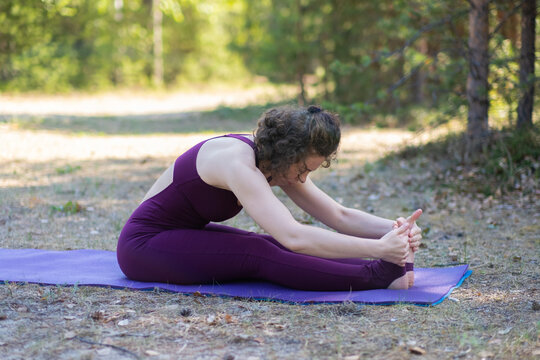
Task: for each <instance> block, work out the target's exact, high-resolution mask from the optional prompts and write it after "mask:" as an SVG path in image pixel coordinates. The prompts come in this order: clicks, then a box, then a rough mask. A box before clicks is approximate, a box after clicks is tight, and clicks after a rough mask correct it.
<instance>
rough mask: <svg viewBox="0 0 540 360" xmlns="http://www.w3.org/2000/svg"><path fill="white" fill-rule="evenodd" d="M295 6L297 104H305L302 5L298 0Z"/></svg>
mask: <svg viewBox="0 0 540 360" xmlns="http://www.w3.org/2000/svg"><path fill="white" fill-rule="evenodd" d="M296 7H297V11H298V14H297V16H298V17H297V20H296V41H297V42H298V46H299V51H298V54H297V56H296V78H297V80H298V105H301V106H304V105H305V104H306V86H305V85H306V83H305V81H304V80H305V78H304V76H305V74H306V55H305V50H304V46H305V44H304V29H303V26H302V21H303V19H304V12H305V11H304V10H305V8H304V6H303V5H302V2H301V1H300V0H297V1H296Z"/></svg>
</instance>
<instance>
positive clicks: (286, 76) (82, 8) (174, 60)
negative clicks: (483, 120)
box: [0, 0, 520, 130]
mask: <svg viewBox="0 0 540 360" xmlns="http://www.w3.org/2000/svg"><path fill="white" fill-rule="evenodd" d="M518 5H519V0H510V1H508V0H493V1H492V2H491V3H490V21H491V24H493V26H492V28H493V29H495V28H497V29H498V30H497V31H494V32H493V34H491V37H490V44H489V47H490V49H489V50H490V79H489V82H490V90H489V98H490V101H491V105H492V106H491V107H490V109H491V110H490V111H491V113H490V121H492V122H493V123H494V125H497V126H501V125H510V126H512V125H513V124H514V123H515V115H514V114H515V109H516V107H517V102H518V98H519V96H520V94H519V86H518V83H519V81H518V58H519V49H518V48H517V41H516V38H515V36H514V35H512V34H513V33H516V31H518V30H519V29H518V26H519V22H516V21H514V22H511V21H510V20H509V19H512V17H508V16H506V15H511V14H512V11H514V9H515V8H516V6H518ZM469 8H470V5H469V4H468V3H467V2H466V1H463V2H451V1H425V2H410V1H405V0H380V1H352V2H351V1H349V2H347V1H338V0H294V1H290V0H263V1H248V0H227V1H216V0H198V1H196V0H161V3H160V8H159V10H160V11H161V12H162V14H163V20H162V30H163V33H162V40H163V62H164V66H163V68H164V74H163V77H164V79H163V80H164V84H165V86H175V85H179V84H192V83H193V82H203V83H204V82H209V81H212V80H225V81H229V82H236V81H237V80H239V79H243V80H245V79H249V78H251V77H252V76H253V75H256V76H263V77H265V78H268V79H270V80H271V81H274V82H280V83H290V84H297V85H299V89H302V94H303V96H304V97H307V101H308V102H317V103H322V104H324V106H325V107H327V108H329V109H332V110H334V111H337V112H339V113H340V114H341V116H342V118H343V120H344V121H345V122H347V123H354V124H366V123H370V124H375V125H376V126H378V127H393V126H408V127H409V128H410V129H411V130H415V129H418V128H420V127H421V126H422V124H421V123H420V122H419V121H417V119H416V116H415V114H416V113H417V112H418V109H419V108H423V109H425V111H428V112H429V111H430V110H431V109H437V113H438V114H440V116H438V118H437V119H435V120H433V124H436V123H443V122H445V121H447V120H448V119H450V118H455V117H456V116H459V115H463V105H464V104H465V103H466V98H465V93H466V80H467V74H468V70H469V64H468V60H467V52H468V50H467V38H468V24H467V22H468V18H467V14H468V12H469ZM153 10H154V9H152V1H148V0H130V1H124V2H122V6H121V7H119V8H115V2H113V1H110V0H41V1H36V0H6V1H3V2H0V91H9V92H16V91H41V92H57V91H70V90H73V89H83V90H104V89H109V88H115V87H132V88H133V87H135V88H136V87H151V86H153V85H152V84H153V81H152V75H153V67H154V62H153V60H154V54H153V51H154V43H153V41H154V38H153V21H152V12H153ZM505 19H506V20H505ZM503 20H504V21H506V23H505V24H502V27H499V26H498V23H499V22H500V21H503ZM493 29H492V31H493ZM441 110H442V111H441ZM463 121H465V118H464V117H463ZM433 124H430V125H433Z"/></svg>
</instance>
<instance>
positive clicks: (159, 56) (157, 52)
mask: <svg viewBox="0 0 540 360" xmlns="http://www.w3.org/2000/svg"><path fill="white" fill-rule="evenodd" d="M159 5H160V0H152V19H153V21H152V31H153V35H154V38H153V41H154V75H153V82H154V86H157V87H161V86H162V85H163V36H162V32H163V31H162V30H163V29H162V26H163V24H162V22H163V13H162V12H161V9H160V8H159Z"/></svg>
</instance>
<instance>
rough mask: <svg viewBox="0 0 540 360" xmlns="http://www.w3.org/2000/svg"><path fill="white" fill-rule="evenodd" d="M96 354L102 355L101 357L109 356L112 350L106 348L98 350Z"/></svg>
mask: <svg viewBox="0 0 540 360" xmlns="http://www.w3.org/2000/svg"><path fill="white" fill-rule="evenodd" d="M96 352H97V353H98V355H101V356H105V355H109V354H110V353H111V348H109V347H106V348H103V349H99V350H96Z"/></svg>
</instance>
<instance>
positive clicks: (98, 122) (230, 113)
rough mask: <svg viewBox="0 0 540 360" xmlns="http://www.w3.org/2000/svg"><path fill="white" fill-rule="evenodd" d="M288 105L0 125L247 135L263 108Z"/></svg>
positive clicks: (16, 118)
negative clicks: (234, 132)
mask: <svg viewBox="0 0 540 360" xmlns="http://www.w3.org/2000/svg"><path fill="white" fill-rule="evenodd" d="M289 103H290V101H283V102H272V103H267V104H263V105H260V104H259V105H249V106H246V107H228V106H219V107H217V108H216V109H214V110H207V111H189V112H178V113H164V114H145V115H125V116H77V115H43V116H37V115H29V114H3V115H0V123H7V124H14V125H15V126H17V127H18V128H21V129H28V130H49V131H59V132H62V133H68V134H92V135H145V134H167V133H205V132H208V133H211V132H232V131H242V132H251V130H253V128H254V127H255V126H256V122H257V119H258V118H259V116H260V115H261V114H262V113H263V112H264V111H265V110H266V109H269V108H271V107H275V106H280V105H285V104H289Z"/></svg>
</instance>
